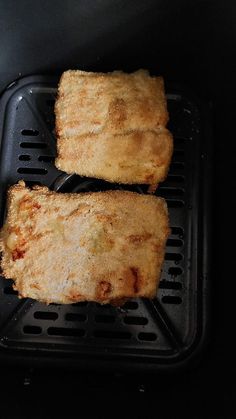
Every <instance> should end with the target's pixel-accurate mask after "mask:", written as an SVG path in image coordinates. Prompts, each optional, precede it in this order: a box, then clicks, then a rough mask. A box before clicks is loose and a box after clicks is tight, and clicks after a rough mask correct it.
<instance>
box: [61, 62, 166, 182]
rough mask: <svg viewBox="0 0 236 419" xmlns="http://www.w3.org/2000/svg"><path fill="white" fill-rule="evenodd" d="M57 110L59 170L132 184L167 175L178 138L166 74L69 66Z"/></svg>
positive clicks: (64, 75)
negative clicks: (169, 127) (168, 101)
mask: <svg viewBox="0 0 236 419" xmlns="http://www.w3.org/2000/svg"><path fill="white" fill-rule="evenodd" d="M55 113H56V132H57V138H58V141H57V150H58V157H57V159H56V162H55V164H56V166H57V167H58V168H59V169H60V170H63V171H65V172H67V173H77V174H79V175H82V176H92V177H95V178H101V179H105V180H108V181H110V182H119V183H129V184H133V183H147V184H156V183H158V182H160V181H162V180H164V178H165V177H166V174H167V171H168V167H169V164H170V160H171V156H172V152H173V139H172V136H171V134H170V132H169V131H168V130H167V129H166V128H165V126H166V124H167V121H168V112H167V105H166V98H165V92H164V82H163V79H162V78H161V77H151V76H150V75H149V73H148V72H147V71H145V70H139V71H136V72H135V73H132V74H126V73H123V72H119V71H115V72H113V73H107V74H103V73H87V72H83V71H77V70H75V71H66V72H65V73H63V75H62V77H61V80H60V83H59V93H58V98H57V101H56V105H55Z"/></svg>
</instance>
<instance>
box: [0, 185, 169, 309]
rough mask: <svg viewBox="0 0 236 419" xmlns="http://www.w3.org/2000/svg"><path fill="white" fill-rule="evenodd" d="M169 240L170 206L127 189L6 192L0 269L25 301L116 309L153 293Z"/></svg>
mask: <svg viewBox="0 0 236 419" xmlns="http://www.w3.org/2000/svg"><path fill="white" fill-rule="evenodd" d="M168 234H169V222H168V212H167V206H166V203H165V201H164V200H163V199H162V198H157V197H155V196H150V195H140V194H137V193H133V192H125V191H108V192H96V193H82V194H62V193H56V192H52V191H49V190H48V188H46V187H40V186H35V187H34V188H33V189H32V190H30V189H29V188H27V187H25V184H24V182H23V181H21V182H19V183H18V184H16V185H14V186H12V187H11V188H10V189H9V191H8V208H7V218H6V222H5V225H4V227H3V228H2V230H1V235H0V237H1V239H0V244H1V250H2V260H1V268H2V271H3V275H4V276H5V277H6V278H11V279H13V280H14V288H15V289H16V290H17V291H18V292H19V295H20V296H21V297H30V298H33V299H36V300H40V301H43V302H46V303H75V302H79V301H97V302H99V303H102V304H103V303H112V304H113V303H114V304H117V303H118V304H119V302H121V301H124V300H125V299H128V298H131V297H148V298H152V297H154V296H155V295H156V291H157V286H158V282H159V279H160V274H161V266H162V263H163V260H164V254H165V244H166V240H167V236H168Z"/></svg>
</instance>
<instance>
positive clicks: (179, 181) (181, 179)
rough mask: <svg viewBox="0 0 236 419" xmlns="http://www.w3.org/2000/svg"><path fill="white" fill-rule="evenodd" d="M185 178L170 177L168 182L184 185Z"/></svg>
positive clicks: (179, 176)
mask: <svg viewBox="0 0 236 419" xmlns="http://www.w3.org/2000/svg"><path fill="white" fill-rule="evenodd" d="M184 180H185V177H184V176H181V175H169V176H167V179H166V181H167V182H168V183H184Z"/></svg>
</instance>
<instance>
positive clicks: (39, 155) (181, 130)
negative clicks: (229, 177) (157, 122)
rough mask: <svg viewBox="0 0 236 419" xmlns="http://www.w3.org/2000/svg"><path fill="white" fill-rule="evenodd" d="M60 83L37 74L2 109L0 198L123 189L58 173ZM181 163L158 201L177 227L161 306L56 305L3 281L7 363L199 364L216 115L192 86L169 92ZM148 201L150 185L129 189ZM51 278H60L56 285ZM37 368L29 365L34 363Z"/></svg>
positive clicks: (8, 94)
mask: <svg viewBox="0 0 236 419" xmlns="http://www.w3.org/2000/svg"><path fill="white" fill-rule="evenodd" d="M57 82H58V80H57V79H56V78H52V77H47V76H32V77H27V78H23V79H21V80H18V81H17V82H15V83H13V84H11V86H9V88H8V89H7V90H6V91H5V92H4V94H3V95H2V98H1V102H0V117H1V121H0V138H1V150H0V188H1V189H0V199H1V221H2V222H3V218H4V211H5V202H6V199H5V198H6V191H7V188H8V186H9V185H12V184H14V183H16V182H17V181H18V180H20V179H24V180H25V182H26V184H27V185H30V186H31V185H33V184H40V185H46V186H48V187H49V188H51V189H54V190H57V191H61V192H65V191H66V192H78V191H85V190H90V191H94V190H104V189H114V188H121V185H114V184H109V183H107V182H103V181H98V180H95V179H86V178H81V177H79V176H68V175H65V174H64V173H63V172H60V171H58V170H57V169H56V167H55V166H54V158H55V155H56V142H55V137H54V101H55V96H56V92H57ZM167 98H168V109H169V114H170V124H169V129H170V130H171V131H172V133H173V135H174V155H173V160H172V164H171V167H170V171H169V175H168V177H167V179H166V181H165V182H164V183H162V184H161V185H160V186H159V188H158V191H157V194H158V195H160V196H163V197H165V198H166V200H167V203H168V207H169V213H170V222H171V229H172V231H171V235H170V237H169V239H168V242H167V249H166V255H165V263H164V266H163V271H162V277H161V282H160V287H159V290H158V294H157V298H155V299H154V300H153V301H149V300H145V299H134V300H132V301H129V302H127V303H126V304H125V306H124V307H123V308H121V309H119V308H114V307H111V306H109V305H105V306H101V305H99V304H96V303H77V304H73V305H57V304H51V305H49V306H47V305H45V304H42V303H39V302H36V301H34V300H31V299H22V300H19V299H18V297H17V295H16V294H17V293H16V292H15V291H13V288H12V284H11V281H9V280H5V279H3V278H1V279H0V359H1V358H2V359H5V360H7V359H9V360H11V362H12V361H13V359H14V360H15V361H17V362H30V363H31V364H34V365H36V364H38V363H40V365H42V364H45V363H47V362H50V364H53V363H55V364H56V363H57V364H58V363H59V364H60V365H62V364H63V365H64V364H65V365H73V366H78V367H80V368H84V367H89V368H97V369H100V368H109V369H111V368H112V369H113V370H114V369H124V368H129V369H135V370H136V369H145V370H152V371H155V370H156V369H162V370H163V369H164V370H166V369H168V370H169V369H173V368H176V367H183V366H186V365H188V364H189V362H190V360H193V359H194V358H195V357H196V355H197V354H199V352H200V351H201V350H202V348H203V346H204V343H205V342H206V340H207V325H208V321H207V317H208V304H209V303H208V296H209V286H208V278H207V273H208V268H207V267H208V227H209V224H208V213H209V209H208V205H209V187H210V183H209V173H210V172H209V156H208V152H207V147H208V144H209V140H210V139H209V136H208V134H207V130H206V128H207V126H206V122H207V121H206V115H205V113H204V112H203V110H202V107H201V106H200V105H199V103H198V102H197V101H196V100H195V99H194V98H193V97H192V95H190V94H189V93H188V92H186V90H184V89H183V88H179V87H178V88H177V87H173V86H172V87H168V86H167ZM125 188H127V189H130V190H136V191H138V192H140V193H145V192H146V190H147V187H146V186H145V185H143V186H133V187H131V186H130V187H129V186H127V187H125ZM48 279H49V280H50V278H48ZM27 360H28V361H27Z"/></svg>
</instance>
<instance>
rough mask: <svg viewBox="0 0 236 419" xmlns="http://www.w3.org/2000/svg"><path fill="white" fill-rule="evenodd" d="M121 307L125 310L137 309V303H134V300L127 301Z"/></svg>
mask: <svg viewBox="0 0 236 419" xmlns="http://www.w3.org/2000/svg"><path fill="white" fill-rule="evenodd" d="M122 308H124V309H125V310H137V309H138V303H136V301H127V302H126V303H125V304H124V305H123V307H122Z"/></svg>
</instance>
